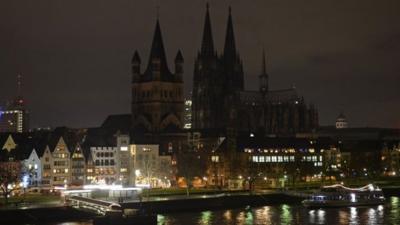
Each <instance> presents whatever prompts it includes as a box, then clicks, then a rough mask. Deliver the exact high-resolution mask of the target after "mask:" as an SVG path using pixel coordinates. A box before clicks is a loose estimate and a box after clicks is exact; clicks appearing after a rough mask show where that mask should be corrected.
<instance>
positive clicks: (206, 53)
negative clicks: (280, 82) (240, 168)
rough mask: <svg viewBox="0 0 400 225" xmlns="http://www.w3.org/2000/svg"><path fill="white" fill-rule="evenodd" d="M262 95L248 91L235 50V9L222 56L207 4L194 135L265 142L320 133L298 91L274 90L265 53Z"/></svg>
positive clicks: (314, 111) (196, 82) (197, 77)
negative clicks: (269, 138) (275, 137)
mask: <svg viewBox="0 0 400 225" xmlns="http://www.w3.org/2000/svg"><path fill="white" fill-rule="evenodd" d="M260 61H261V62H262V64H261V70H260V74H259V90H257V91H250V90H245V89H244V70H243V63H242V59H241V58H240V54H239V52H238V50H237V48H236V45H235V35H234V26H233V19H232V13H231V8H229V15H228V22H227V28H226V34H225V44H224V49H223V52H222V54H219V53H218V52H217V50H216V49H215V48H214V40H213V34H212V29H211V19H210V12H209V5H208V4H207V10H206V16H205V23H204V31H203V38H202V43H201V49H200V51H199V53H198V55H197V57H196V60H195V65H194V67H195V68H194V76H193V92H192V101H193V103H192V118H193V121H192V124H193V129H194V130H197V131H199V132H201V133H207V132H209V131H211V130H212V131H214V132H217V133H225V132H227V130H231V131H234V132H235V133H236V134H240V133H252V134H258V135H261V136H266V135H281V136H292V135H295V134H296V133H307V132H311V131H313V130H315V129H316V128H317V127H318V112H317V109H316V108H315V107H314V106H313V105H307V104H306V102H305V101H304V98H303V97H301V96H299V95H298V94H297V91H296V89H295V87H292V88H289V89H284V90H270V88H269V85H268V84H269V80H268V79H269V75H268V74H267V69H266V61H265V53H264V52H263V54H262V60H260Z"/></svg>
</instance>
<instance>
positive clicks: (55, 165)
mask: <svg viewBox="0 0 400 225" xmlns="http://www.w3.org/2000/svg"><path fill="white" fill-rule="evenodd" d="M3 138H4V137H3ZM113 138H114V140H115V142H114V143H115V144H114V145H113V144H112V143H111V144H109V146H95V144H93V143H92V144H91V145H92V146H90V145H87V144H86V145H85V148H83V147H82V145H81V144H79V143H77V144H71V143H69V142H68V143H69V144H67V143H66V142H65V139H64V138H63V137H60V138H58V140H56V142H55V143H56V144H55V146H54V147H53V146H52V145H51V142H52V141H54V138H53V139H51V140H50V141H49V140H48V139H46V141H43V142H42V143H41V144H42V146H36V147H33V148H30V146H28V147H26V148H25V149H23V150H20V149H17V150H16V147H17V146H19V142H18V143H17V142H15V141H14V139H13V138H12V136H11V135H10V136H9V137H8V138H7V139H4V140H5V144H4V145H3V148H2V151H3V152H2V153H4V154H3V155H4V157H3V156H2V155H1V159H2V160H3V158H4V159H6V158H7V161H10V160H11V161H15V162H18V163H20V164H21V165H22V167H21V168H22V169H21V172H22V173H24V174H23V175H24V180H26V182H27V184H26V185H27V186H29V187H38V188H42V189H53V188H54V187H60V188H65V187H81V186H83V185H86V184H122V185H129V186H132V185H135V183H136V182H138V183H139V185H140V184H142V185H146V186H152V187H160V186H163V187H165V186H169V185H170V184H171V180H172V179H173V176H172V169H171V157H170V156H167V155H160V151H159V145H135V144H130V137H129V135H123V134H117V135H114V136H113ZM26 140H31V138H27V139H26ZM26 140H24V141H26ZM33 142H35V143H37V142H38V141H37V140H35V141H32V143H33ZM99 143H101V142H99ZM93 145H94V146H93ZM36 149H39V150H36ZM21 152H25V153H26V154H25V153H24V154H20V153H21ZM17 153H18V154H17ZM28 153H29V154H28ZM144 174H146V176H145V177H146V178H145V179H144V178H143V177H144Z"/></svg>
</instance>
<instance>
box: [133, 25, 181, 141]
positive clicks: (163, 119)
mask: <svg viewBox="0 0 400 225" xmlns="http://www.w3.org/2000/svg"><path fill="white" fill-rule="evenodd" d="M183 62H184V59H183V56H182V53H181V51H178V53H177V55H176V58H175V73H172V72H171V71H170V70H169V68H168V63H167V58H166V54H165V49H164V43H163V39H162V34H161V27H160V22H159V20H158V18H157V21H156V26H155V31H154V37H153V42H152V45H151V51H150V57H149V61H148V64H147V67H146V69H145V70H144V72H143V73H142V72H141V59H140V56H139V53H138V52H137V51H135V53H134V55H133V58H132V129H133V132H134V133H140V134H146V133H150V134H157V133H166V132H175V131H180V130H181V129H182V127H183V126H182V121H183V106H184V100H183V79H182V76H183Z"/></svg>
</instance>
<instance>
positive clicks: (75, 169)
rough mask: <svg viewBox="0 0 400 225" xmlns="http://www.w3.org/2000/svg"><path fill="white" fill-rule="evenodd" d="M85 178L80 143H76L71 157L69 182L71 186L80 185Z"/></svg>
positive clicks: (84, 166)
mask: <svg viewBox="0 0 400 225" xmlns="http://www.w3.org/2000/svg"><path fill="white" fill-rule="evenodd" d="M85 180H86V160H85V156H84V154H83V150H82V148H81V145H80V144H79V143H78V144H77V145H76V146H75V150H74V152H73V153H72V157H71V182H70V184H71V185H72V186H82V185H84V184H85Z"/></svg>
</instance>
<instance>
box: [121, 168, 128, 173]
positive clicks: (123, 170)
mask: <svg viewBox="0 0 400 225" xmlns="http://www.w3.org/2000/svg"><path fill="white" fill-rule="evenodd" d="M120 172H121V173H124V172H128V169H127V168H121V170H120Z"/></svg>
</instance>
